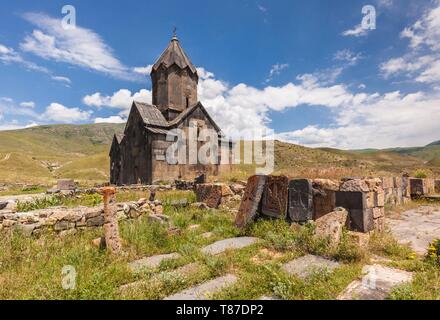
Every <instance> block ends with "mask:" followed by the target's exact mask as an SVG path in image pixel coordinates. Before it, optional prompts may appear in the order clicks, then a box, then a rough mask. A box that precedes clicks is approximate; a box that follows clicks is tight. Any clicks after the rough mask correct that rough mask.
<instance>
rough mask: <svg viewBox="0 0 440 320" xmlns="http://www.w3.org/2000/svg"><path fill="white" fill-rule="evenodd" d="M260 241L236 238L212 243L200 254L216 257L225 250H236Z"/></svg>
mask: <svg viewBox="0 0 440 320" xmlns="http://www.w3.org/2000/svg"><path fill="white" fill-rule="evenodd" d="M259 240H260V239H258V238H254V237H238V238H229V239H224V240H220V241H217V242H214V243H212V244H210V245H208V246H206V247H204V248H202V250H201V252H202V253H204V254H211V255H216V254H220V253H223V252H225V251H226V250H237V249H242V248H245V247H248V246H250V245H253V244H254V243H256V242H258V241H259Z"/></svg>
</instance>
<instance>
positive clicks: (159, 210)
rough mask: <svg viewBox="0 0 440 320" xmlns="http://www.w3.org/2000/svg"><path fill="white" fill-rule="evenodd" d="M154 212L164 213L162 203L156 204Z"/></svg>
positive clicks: (157, 213)
mask: <svg viewBox="0 0 440 320" xmlns="http://www.w3.org/2000/svg"><path fill="white" fill-rule="evenodd" d="M154 213H155V214H156V215H161V214H163V206H162V205H156V206H155V207H154Z"/></svg>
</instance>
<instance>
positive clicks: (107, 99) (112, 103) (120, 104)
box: [83, 89, 152, 115]
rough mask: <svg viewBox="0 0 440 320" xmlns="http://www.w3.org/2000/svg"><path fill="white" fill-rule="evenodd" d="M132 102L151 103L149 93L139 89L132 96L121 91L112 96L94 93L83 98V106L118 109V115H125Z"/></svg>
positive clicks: (126, 91) (126, 90)
mask: <svg viewBox="0 0 440 320" xmlns="http://www.w3.org/2000/svg"><path fill="white" fill-rule="evenodd" d="M134 100H136V101H139V102H145V103H151V100H152V95H151V91H150V90H146V89H141V90H140V91H138V92H135V93H133V94H132V92H131V91H130V90H128V89H121V90H118V91H117V92H115V93H113V94H112V95H102V94H101V93H100V92H96V93H93V94H91V95H87V96H85V97H84V98H83V102H84V104H85V105H87V106H89V107H96V108H102V107H108V108H114V109H120V110H121V111H120V112H119V115H127V114H128V112H129V110H130V107H131V105H132V103H133V101H134Z"/></svg>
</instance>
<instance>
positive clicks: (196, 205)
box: [191, 202, 209, 210]
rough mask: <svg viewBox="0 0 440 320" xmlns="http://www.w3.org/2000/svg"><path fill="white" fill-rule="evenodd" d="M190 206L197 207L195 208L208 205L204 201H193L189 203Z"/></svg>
mask: <svg viewBox="0 0 440 320" xmlns="http://www.w3.org/2000/svg"><path fill="white" fill-rule="evenodd" d="M191 207H192V208H197V209H205V210H206V209H209V207H208V205H207V204H206V203H204V202H194V203H192V204H191Z"/></svg>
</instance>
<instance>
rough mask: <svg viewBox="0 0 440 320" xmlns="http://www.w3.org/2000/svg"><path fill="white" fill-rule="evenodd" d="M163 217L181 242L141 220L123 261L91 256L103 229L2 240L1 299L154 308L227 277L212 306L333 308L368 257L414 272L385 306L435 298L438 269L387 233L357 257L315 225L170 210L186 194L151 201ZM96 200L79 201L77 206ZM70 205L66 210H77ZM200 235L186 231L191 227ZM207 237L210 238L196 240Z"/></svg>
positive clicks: (355, 250)
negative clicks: (183, 271) (309, 259)
mask: <svg viewBox="0 0 440 320" xmlns="http://www.w3.org/2000/svg"><path fill="white" fill-rule="evenodd" d="M147 195H148V194H147V193H130V192H127V193H121V194H119V197H121V198H123V199H124V200H128V199H132V200H137V199H138V198H139V197H140V196H144V197H145V196H147ZM157 197H158V198H160V199H161V200H162V201H163V203H164V209H165V212H164V213H165V214H167V215H169V216H170V217H171V219H172V222H173V225H174V226H176V227H179V228H181V231H182V232H181V234H179V235H171V234H169V233H168V232H167V228H166V227H165V226H164V225H161V224H158V223H150V222H148V219H147V218H146V217H141V218H139V219H137V220H126V221H123V222H121V223H120V233H121V237H122V239H123V243H124V252H125V254H124V255H121V256H120V257H113V256H111V255H109V254H108V253H107V252H105V251H99V250H98V249H97V248H95V247H93V246H92V245H91V241H92V240H93V239H95V238H97V237H99V236H101V235H102V233H103V231H102V228H96V229H87V230H82V231H79V232H78V233H77V234H76V235H69V236H66V237H64V238H59V237H58V236H57V235H56V234H54V233H52V232H44V233H43V234H42V235H41V236H40V237H39V238H24V237H22V236H21V235H20V234H18V233H13V234H9V233H4V234H2V242H0V261H1V263H0V299H162V298H164V297H166V296H168V295H170V294H174V293H176V292H178V291H180V290H183V289H185V288H187V287H189V286H192V285H195V284H199V283H202V282H204V281H206V280H208V279H212V278H214V277H217V276H221V275H225V274H228V273H232V274H235V275H237V276H238V278H239V280H238V282H237V283H236V284H234V285H233V286H232V287H230V288H228V289H226V290H224V291H222V292H221V293H218V294H216V295H214V296H213V297H212V298H214V299H258V298H259V297H260V296H262V295H266V296H278V297H280V298H284V299H335V298H336V297H337V296H338V294H340V293H341V291H343V289H344V288H345V287H346V286H347V285H348V284H349V283H350V282H352V281H353V280H355V279H358V278H359V277H360V276H361V270H362V267H363V266H364V265H366V264H369V263H370V262H369V259H370V257H371V255H372V254H375V255H380V256H383V257H385V258H388V259H390V261H391V262H389V263H387V264H388V265H389V266H391V267H396V268H401V269H403V270H408V271H411V272H414V282H413V283H412V284H409V285H405V286H401V287H399V288H396V289H395V290H394V291H393V293H392V295H391V297H390V298H391V299H424V298H426V299H439V287H440V270H439V268H438V266H436V265H434V264H433V263H431V262H430V261H428V260H425V259H423V258H422V257H415V256H414V255H413V254H412V251H411V250H410V249H409V248H407V247H405V246H401V245H399V244H398V243H397V241H396V240H395V239H393V237H392V236H391V235H390V234H389V233H381V234H374V235H373V236H372V238H371V241H370V245H369V247H368V248H359V247H358V246H357V245H356V244H355V243H354V242H352V241H353V240H351V238H350V237H348V236H347V233H346V232H344V236H343V239H342V242H341V244H340V245H339V246H337V247H330V246H329V245H328V243H327V242H326V241H325V240H324V239H316V238H315V237H314V236H313V225H312V224H309V225H305V226H302V227H299V226H291V225H289V224H288V223H286V222H284V221H280V220H266V219H260V220H258V221H256V222H255V223H254V224H252V225H251V226H249V227H248V228H247V229H245V230H239V229H237V228H236V227H235V226H234V223H233V221H234V216H233V215H232V214H231V213H230V212H228V211H226V210H201V209H196V208H192V207H175V206H173V205H172V203H173V201H176V200H180V199H182V198H186V199H187V200H188V201H189V202H193V201H195V199H194V194H193V193H192V192H185V191H167V192H159V193H158V194H157ZM93 199H98V198H93V197H90V198H83V199H77V200H78V201H80V203H81V204H83V205H84V204H87V202H88V201H91V200H93ZM77 204H78V203H75V204H74V205H77ZM195 224H197V225H199V228H196V229H192V230H191V229H189V228H188V227H189V226H190V225H195ZM205 232H212V233H213V236H212V237H211V238H205V237H203V236H202V234H203V233H205ZM235 236H255V237H259V238H261V239H262V241H261V242H258V243H256V244H254V245H252V246H250V247H247V248H243V249H241V250H230V251H227V252H225V253H223V254H220V255H218V256H205V255H203V254H202V253H201V252H200V249H201V248H202V247H204V246H205V245H207V244H210V243H212V242H214V241H217V240H221V239H225V238H229V237H235ZM171 252H179V253H180V254H181V257H180V258H179V259H176V260H171V261H166V262H163V263H162V264H161V265H160V268H159V269H158V270H146V271H145V272H142V273H140V274H133V273H131V272H130V270H129V269H128V267H127V263H128V262H129V261H133V260H135V259H138V258H141V257H145V256H151V255H156V254H165V253H171ZM309 253H310V254H317V255H322V256H326V257H328V258H330V259H334V260H336V261H339V262H340V263H341V266H340V267H339V268H338V269H336V270H335V271H334V272H332V273H327V272H317V273H315V274H313V275H312V276H311V277H309V278H307V279H305V280H302V279H299V278H297V277H294V276H289V275H287V274H286V273H285V272H284V271H283V270H282V268H281V266H282V265H283V264H284V263H286V262H288V261H290V260H292V259H294V258H297V257H300V256H303V255H305V254H309ZM194 262H195V263H197V265H198V268H197V271H196V272H194V273H191V274H188V275H176V274H175V273H174V272H173V270H174V269H176V268H178V267H181V266H184V265H187V264H190V263H194ZM66 265H71V266H74V267H75V269H76V271H77V287H76V289H75V290H64V289H62V287H61V280H62V277H63V275H62V274H61V272H62V268H63V267H64V266H66ZM136 281H140V283H141V285H140V286H138V287H136V288H134V289H133V290H128V291H124V292H121V291H120V290H119V287H120V286H122V285H125V284H128V283H133V282H136Z"/></svg>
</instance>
